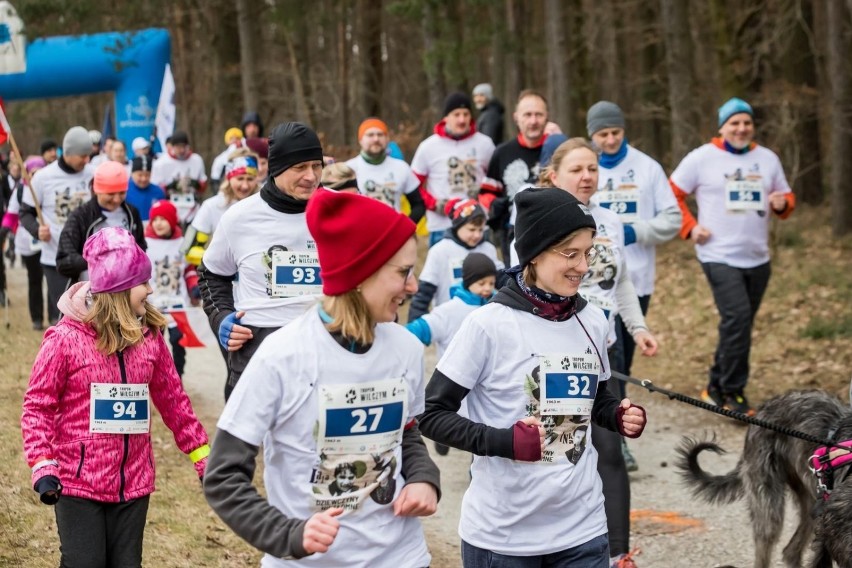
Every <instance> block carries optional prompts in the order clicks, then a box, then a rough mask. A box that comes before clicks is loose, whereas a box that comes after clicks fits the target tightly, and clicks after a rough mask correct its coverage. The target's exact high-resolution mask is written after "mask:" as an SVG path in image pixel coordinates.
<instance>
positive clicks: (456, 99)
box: [441, 93, 473, 116]
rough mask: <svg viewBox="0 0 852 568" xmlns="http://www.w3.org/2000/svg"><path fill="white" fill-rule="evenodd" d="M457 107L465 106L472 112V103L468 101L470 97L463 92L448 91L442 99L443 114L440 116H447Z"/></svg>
mask: <svg viewBox="0 0 852 568" xmlns="http://www.w3.org/2000/svg"><path fill="white" fill-rule="evenodd" d="M459 108H466V109H467V110H469V111H471V112H473V104H472V103H471V102H470V97H469V96H467V95H466V94H464V93H450V94H449V95H448V96H447V98H446V99H445V100H444V114H442V115H441V116H447V115H448V114H450V113H451V112H453V111H454V110H456V109H459Z"/></svg>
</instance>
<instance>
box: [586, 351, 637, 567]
mask: <svg viewBox="0 0 852 568" xmlns="http://www.w3.org/2000/svg"><path fill="white" fill-rule="evenodd" d="M609 363H610V366H611V367H612V370H614V371H621V372H624V371H623V370H622V369H623V368H624V354H623V349H622V347H621V345H619V341H616V343H615V345H613V346H612V347H611V348H610V350H609ZM605 384H606V387H607V388H608V389H609V392H611V393H612V394H613V395H614V396H616V397H617V398H618V399H619V400H621V398H622V394H621V390H622V389H621V384H622V383H621V381H619V380H618V379H614V378H610V379H609V380H608V381H606V383H605ZM592 444H594V446H595V450H597V452H598V475H600V476H601V482H602V483H603V494H604V510H605V511H606V526H607V531H608V532H609V552H610V555H612V556H618V555H619V554H625V553H626V552H628V551H629V550H630V479H629V478H628V476H627V466H626V465H625V463H624V456H623V454H622V453H621V434H619V433H618V432H612V431H611V430H607V429H606V428H601V427H600V426H595V425H594V424H593V425H592Z"/></svg>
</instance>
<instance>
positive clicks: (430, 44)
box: [422, 0, 447, 114]
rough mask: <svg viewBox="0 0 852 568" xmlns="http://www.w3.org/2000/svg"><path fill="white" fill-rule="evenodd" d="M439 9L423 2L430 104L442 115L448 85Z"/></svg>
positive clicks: (433, 3) (425, 64)
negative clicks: (445, 78) (445, 73)
mask: <svg viewBox="0 0 852 568" xmlns="http://www.w3.org/2000/svg"><path fill="white" fill-rule="evenodd" d="M439 28H440V26H439V23H438V7H437V5H436V3H435V1H434V0H425V1H424V2H423V25H422V31H423V59H424V68H425V69H426V78H427V82H428V85H429V104H430V106H431V107H432V109H433V111H435V114H438V113H440V108H441V106H442V105H443V102H444V97H445V96H446V95H447V85H446V83H445V82H444V66H443V55H442V54H441V50H440V46H439V44H440V41H439V34H438V30H439Z"/></svg>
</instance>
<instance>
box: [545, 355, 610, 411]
mask: <svg viewBox="0 0 852 568" xmlns="http://www.w3.org/2000/svg"><path fill="white" fill-rule="evenodd" d="M540 365H541V375H542V377H541V414H542V415H543V416H544V415H558V414H572V415H588V414H591V412H592V404H594V401H595V395H596V394H597V392H598V377H599V376H600V362H599V361H598V359H597V357H596V356H595V355H594V354H567V355H566V354H562V355H542V356H541V359H540Z"/></svg>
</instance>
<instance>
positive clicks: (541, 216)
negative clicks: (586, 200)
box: [515, 187, 597, 266]
mask: <svg viewBox="0 0 852 568" xmlns="http://www.w3.org/2000/svg"><path fill="white" fill-rule="evenodd" d="M515 207H516V208H517V210H518V217H517V219H516V220H515V250H516V251H517V252H518V260H519V261H520V263H521V266H526V265H528V264H529V263H530V261H531V260H532V259H534V258H535V257H537V256H538V255H539V254H541V253H542V252H544V251H545V250H547V249H548V248H550V247H551V246H552V245H554V244H555V243H558V242H559V241H561V240H562V239H564V238H565V237H567V236H568V235H570V234H571V233H573V232H574V231H576V230H578V229H583V228H589V229H592V230H595V229H597V225H596V223H595V220H594V218H593V217H592V214H591V212H589V209H588V207H586V206H585V205H583V204H582V203H580V202H579V201H578V200H577V198H576V197H574V196H573V195H571V194H570V193H568V192H567V191H565V190H564V189H559V188H558V187H533V188H530V189H526V190H524V191H519V192H518V193H517V194H516V195H515Z"/></svg>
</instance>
